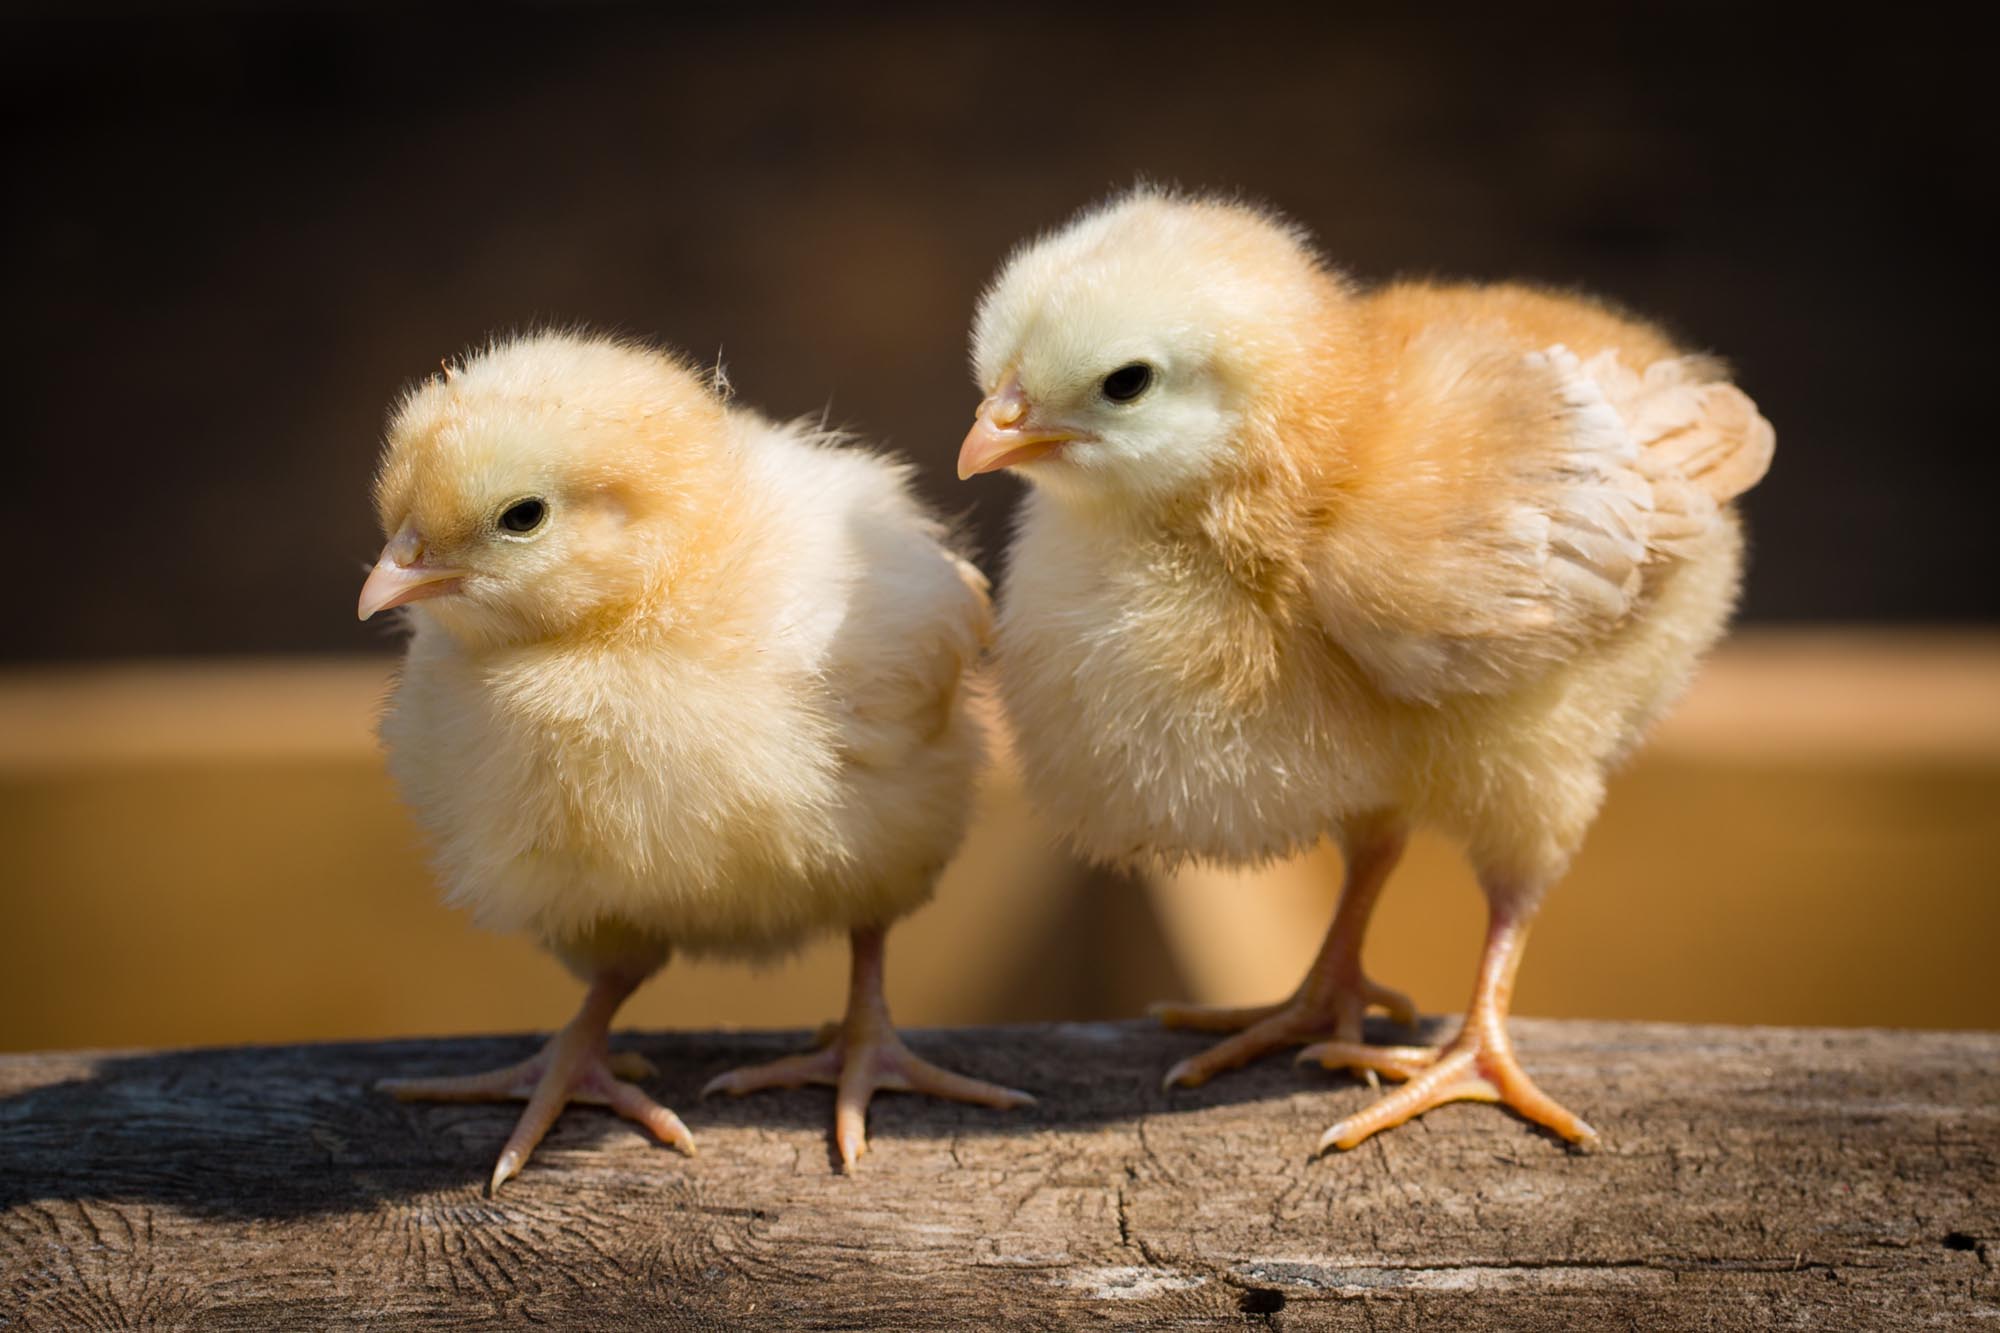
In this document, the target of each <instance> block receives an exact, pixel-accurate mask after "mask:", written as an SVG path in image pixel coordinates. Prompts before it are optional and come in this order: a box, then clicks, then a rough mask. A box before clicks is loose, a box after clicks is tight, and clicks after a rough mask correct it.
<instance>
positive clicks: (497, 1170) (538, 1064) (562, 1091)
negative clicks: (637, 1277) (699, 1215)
mask: <svg viewBox="0 0 2000 1333" xmlns="http://www.w3.org/2000/svg"><path fill="white" fill-rule="evenodd" d="M642 980H644V978H643V977H635V976H630V975H627V974H619V973H602V974H600V975H599V976H598V977H597V978H596V979H595V980H593V981H592V982H591V983H590V990H589V992H588V993H587V994H585V996H584V997H583V1007H582V1008H581V1009H580V1010H578V1011H577V1015H576V1017H575V1018H572V1019H571V1020H570V1021H569V1025H568V1026H567V1027H565V1028H563V1030H562V1031H560V1032H558V1033H556V1034H555V1035H554V1036H553V1037H550V1038H549V1040H548V1044H547V1045H545V1046H543V1047H542V1049H541V1050H539V1051H537V1052H536V1053H535V1054H534V1055H532V1056H529V1057H528V1058H527V1059H526V1060H523V1061H521V1062H520V1063H519V1064H514V1065H508V1066H507V1067H506V1068H504V1069H495V1070H492V1071H490V1072H488V1073H484V1074H461V1075H457V1076H453V1077H446V1078H385V1079H383V1080H381V1081H380V1082H378V1083H377V1084H376V1085H375V1086H376V1088H377V1089H378V1090H380V1091H382V1092H389V1093H393V1094H395V1096H396V1097H397V1099H398V1100H401V1101H406V1102H407V1101H439V1102H505V1101H526V1102H527V1103H528V1106H527V1109H526V1110H524V1111H522V1112H521V1119H520V1121H519V1122H518V1123H517V1124H516V1125H515V1126H514V1132H513V1133H512V1134H511V1135H509V1136H508V1138H507V1146H506V1147H504V1148H502V1149H501V1150H500V1160H499V1161H498V1162H497V1163H495V1165H494V1167H493V1179H492V1183H491V1184H490V1185H489V1186H488V1189H489V1191H495V1190H498V1189H499V1188H500V1186H501V1185H503V1184H505V1183H506V1182H507V1181H508V1180H509V1179H511V1178H512V1177H513V1176H514V1175H515V1174H516V1173H518V1172H519V1171H520V1169H521V1167H522V1166H523V1165H525V1164H526V1162H527V1160H528V1158H529V1156H530V1155H531V1154H532V1153H533V1152H534V1151H535V1145H536V1144H538V1143H540V1142H541V1141H542V1136H543V1135H545V1134H547V1133H548V1132H549V1127H550V1126H552V1125H554V1124H555V1122H556V1117H557V1116H559V1115H561V1114H562V1109H563V1107H564V1106H566V1105H568V1104H569V1103H571V1102H580V1103H582V1104H584V1105H588V1106H605V1107H609V1108H610V1109H611V1110H613V1111H616V1112H617V1113H618V1114H619V1115H622V1116H624V1117H625V1118H626V1119H627V1120H633V1121H637V1122H638V1123H639V1124H641V1125H643V1126H645V1127H646V1128H647V1129H648V1130H650V1131H652V1134H653V1137H654V1138H657V1139H658V1140H659V1141H660V1142H662V1143H664V1144H667V1145H669V1146H671V1147H675V1148H679V1149H680V1150H681V1151H682V1152H684V1153H686V1154H688V1155H689V1156H690V1157H692V1156H693V1155H694V1137H693V1136H692V1135H691V1134H689V1133H688V1131H687V1126H686V1125H683V1124H682V1123H681V1120H680V1117H679V1116H677V1115H675V1114H674V1113H673V1112H672V1111H669V1110H668V1109H667V1108H666V1107H664V1106H661V1105H660V1104H659V1103H658V1102H655V1101H654V1100H653V1099H652V1098H651V1097H648V1096H647V1095H646V1094H645V1093H643V1092H641V1091H640V1090H639V1089H638V1088H636V1087H634V1086H633V1085H632V1084H630V1083H628V1082H625V1081H624V1080H626V1079H633V1078H643V1077H646V1076H647V1075H650V1074H653V1073H655V1072H657V1071H656V1070H654V1068H653V1066H652V1064H651V1063H650V1062H648V1061H647V1060H646V1059H645V1057H643V1056H639V1055H632V1054H619V1055H610V1054H608V1053H607V1050H606V1044H607V1042H608V1041H609V1039H610V1034H611V1016H612V1015H613V1014H614V1013H616V1012H617V1011H618V1006H619V1005H621V1004H623V1003H624V1002H625V997H626V996H628V995H630V994H631V993H632V992H633V991H634V990H635V989H637V987H638V985H639V982H640V981H642Z"/></svg>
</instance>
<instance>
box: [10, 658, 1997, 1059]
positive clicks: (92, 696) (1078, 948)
mask: <svg viewBox="0 0 2000 1333" xmlns="http://www.w3.org/2000/svg"><path fill="white" fill-rule="evenodd" d="M384 672H385V665H384V664H383V663H382V662H381V661H380V660H379V659H367V660H357V661H348V662H277V661H272V662H233V663H214V664H186V665H174V666H150V667H148V666H134V667H117V668H90V669H84V668H74V669H59V670H58V669H51V670H39V671H32V672H14V673H11V674H7V675H0V838H4V845H5V847H6V848H7V855H6V857H5V861H4V871H0V907H3V908H4V920H5V923H6V924H5V929H4V931H0V1048H4V1049H31V1048H45V1047H85V1046H133V1045H164V1044H178V1043H213V1042H239V1041H283V1040H296V1039H305V1038H342V1037H369V1036H383V1035H395V1034H415V1033H443V1032H466V1031H488V1030H521V1029H534V1028H547V1027H550V1026H552V1025H554V1024H556V1023H558V1022H560V1021H562V1019H563V1018H564V1017H565V1016H566V1015H567V1013H568V1011H569V1010H570V1008H571V1006H572V1005H573V1004H574V1002H575V1000H576V997H577V989H578V988H577V986H576V984H575V983H574V982H573V981H572V980H571V979H570V978H569V977H568V976H567V975H565V974H564V973H563V972H562V970H561V969H560V968H559V967H557V966H556V965H555V964H554V963H553V962H551V961H549V960H548V959H547V958H545V957H543V956H542V955H541V954H539V953H538V952H537V951H536V950H535V949H534V947H533V946H532V945H530V944H528V943H527V942H526V941H523V940H520V939H516V938H503V937H496V936H493V935H489V934H486V933H484V932H481V931H479V930H476V929H474V928H473V927H472V926H470V925H469V924H468V923H467V922H466V921H465V920H464V919H463V918H461V917H460V916H458V915H457V914H455V913H452V912H449V911H447V910H445V909H444V908H443V907H441V906H439V905H438V903H437V901H436V894H435V892H434V889H433V886H432V884H431V881H430V877H429V875H428V874H427V872H426V870H425V867H424V865H423V861H422V856H421V851H420V849H419V847H418V845H417V841H416V836H415V834H414V831H413V829H412V828H411V826H410V824H409V822H408V820H407V818H406V817H405V816H404V814H403V813H402V811H401V810H400V809H399V807H398V805H397V803H396V799H395V796H394V794H393V792H392V791H391V789H390V787H389V784H388V782H387V779H386V776H385V775H384V773H383V770H382V764H381V761H380V757H379V756H378V755H377V753H376V751H375V749H374V746H373V742H372V740H371V738H370V734H369V728H370V718H371V714H372V710H373V707H374V704H375V701H376V699H377V698H378V696H379V694H380V691H381V688H382V684H383V679H384ZM1996 798H2000V636H1994V635H1951V636H1945V635H1920V634H1908V633H1903V634H1894V635H1890V634H1876V635H1868V634H1858V633H1852V632H1847V633H1840V634H1834V633H1807V632H1796V631H1795V632H1789V633H1784V632H1774V631H1766V632H1760V633H1755V634H1748V635H1744V636H1741V637H1739V638H1738V639H1737V640H1735V641H1734V642H1732V643H1731V644H1730V645H1728V646H1727V647H1726V648H1725V650H1724V651H1723V652H1722V653H1721V654H1720V655H1719V657H1718V659H1717V660H1716V661H1715V662H1714V663H1712V664H1711V666H1710V668H1709V670H1708V671H1707V673H1706V674H1705V675H1704V677H1703V679H1702V682H1701V683H1700V684H1699V685H1698V686H1697V688H1696V692H1695V694H1694V696H1693V697H1692V698H1691V699H1690V701H1689V702H1688V704H1687V705H1686V706H1685V707H1684V708H1683V709H1682V710H1681V712H1680V713H1679V714H1678V715H1677V716H1676V717H1675V718H1674V719H1673V720H1672V721H1671V722H1670V723H1669V724H1668V725H1667V726H1666V727H1665V728H1663V730H1662V733H1661V734H1660V736H1659V737H1658V738H1657V739H1656V742H1655V744H1654V745H1652V746H1651V747H1650V748H1649V749H1648V751H1647V752H1646V753H1645V755H1644V756H1643V757H1642V758H1641V759H1640V761H1639V762H1638V763H1637V764H1636V765H1635V766H1634V767H1633V768H1632V769H1631V770H1630V771H1628V772H1626V773H1624V774H1622V775H1621V776H1619V777H1618V778H1617V779H1616V780H1615V781H1614V783H1613V786H1612V791H1611V798H1610V802H1609V804H1608V807H1607V809H1606V811H1605V814H1604V816H1603V817H1602V819H1601V820H1600V821H1599V823H1598V825H1597V827H1596V829H1595V830H1594V831H1593V833H1592V836H1591V840H1590V843H1589V845H1588V846H1587V848H1586V849H1585V852H1584V854H1583V856H1582V857H1581V859H1580V860H1579V862H1578V864H1577V866H1576V868H1575V870H1574V872H1573V873H1572V875H1571V876H1570V878H1569V880H1568V881H1567V882H1565V883H1564V884H1563V885H1561V886H1560V887H1559V888H1558V889H1557V890H1556V892H1555V893H1554V894H1553V895H1552V896H1551V899H1550V901H1549V906H1548V909H1547V911H1546V912H1545V913H1544V916H1543V918H1542V922H1541V923H1540V924H1539V925H1538V926H1537V929H1536V935H1535V941H1534V945H1533V948H1532V949H1531V950H1530V953H1529V956H1528V961H1527V964H1526V967H1525V969H1524V972H1523V975H1522V980H1521V987H1520V994H1519V1009H1520V1011H1521V1012H1523V1013H1532V1014H1555V1015H1575V1016H1592V1017H1632V1018H1655V1019H1688V1020H1714V1021H1723V1022H1739V1023H1826V1024H1884V1025H1896V1026H1918V1027H2000V982H1997V981H1996V979H1995V974H1994V967H1993V962H1992V953H1993V948H1994V945H1995V942H1996V941H2000V892H1996V889H2000V821H1996V820H1995V818H1994V813H1995V811H1996V809H2000V800H1996ZM1337 882H1338V860H1337V858H1336V857H1335V856H1334V855H1333V854H1332V853H1331V852H1327V851H1322V852H1320V853H1318V854H1315V855H1313V856H1311V857H1308V858H1306V859H1304V860H1302V861H1299V862H1296V863H1293V864H1291V865H1287V866H1282V867H1278V868H1275V869H1272V870H1269V871H1266V872H1262V873H1260V874H1256V875H1248V876H1244V875H1229V874H1223V873H1219V872H1213V871H1194V872H1186V873H1182V874H1179V875H1175V876H1172V877H1168V878H1165V879H1162V880H1159V881H1157V882H1151V883H1142V882H1138V881H1135V880H1130V879H1119V878H1113V877H1107V876H1099V875H1093V874H1090V873H1089V872H1086V871H1084V870H1083V869H1082V868H1080V867H1078V866H1076V865H1074V864H1073V863H1071V862H1070V861H1069V860H1068V859H1067V858H1065V857H1064V856H1062V855H1060V854H1059V853H1057V852H1056V851H1054V850H1052V849H1051V848H1050V847H1048V845H1047V844H1046V841H1045V839H1044V837H1043V835H1042V833H1041V831H1040V830H1039V828H1038V826H1037V824H1036V821H1035V819H1034V817H1033V815H1032V813H1031V811H1030V810H1029V808H1028V805H1027V803H1026V801H1025V800H1024V799H1023V796H1022V793H1021V792H1020V791H1019V789H1018V786H1017V784H1016V783H1015V782H1014V780H1013V778H1012V776H1011V773H1010V772H1009V771H1007V770H1005V769H1002V770H1000V771H997V772H996V773H995V775H994V776H993V779H992V780H991V782H990V783H989V785H988V789H987V791H986V793H985V795H984V801H983V806H982V814H981V818H980V821H979V824H978V826H977V828H976V830H975V832H974V834H973V836H972V838H971V839H970V841H969V842H968V844H967V847H966V849H965V852H964V854H963V855H962V856H961V857H960V859H959V861H958V863H957V864H956V865H955V866H954V868H953V869H952V871H951V873H950V874H949V875H948V877H947V878H946V881H945V883H944V884H943V886H942V887H941V889H940V892H939V896H938V900H937V901H936V902H935V903H933V904H932V905H931V906H930V907H928V908H926V909H925V910H924V911H922V912H920V913H919V914H917V915H916V916H915V917H913V918H911V919H910V920H909V921H908V922H907V923H905V924H904V925H903V926H902V927H900V928H899V929H898V931H897V932H896V934H895V936H893V937H892V943H891V952H890V998H891V1002H892V1004H893V1005H894V1007H895V1008H896V1010H897V1012H898V1014H899V1016H900V1017H901V1018H903V1019H904V1020H906V1021H909V1022H913V1023H927V1024H942V1023H969V1022H998V1021H1010V1020H1027V1019H1047V1018H1060V1017H1079V1018H1082V1017H1101V1016H1108V1015H1118V1014H1132V1013H1137V1012H1138V1011H1139V1010H1140V1009H1141V1008H1142V1007H1143V1006H1144V1004H1145V1003H1146V1002H1147V1001H1148V1000H1152V999H1159V998H1171V997H1174V996H1176V995H1182V994H1184V995H1187V996H1191V997H1193V998H1199V999H1208V1000H1223V1001H1235V1000H1253V999H1264V998H1272V997H1275V996H1277V995H1278V994H1280V993H1281V992H1283V991H1284V990H1285V989H1287V988H1288V987H1289V986H1290V985H1291V984H1292V982H1293V981H1294V980H1295V979H1296V976H1297V973H1298V971H1299V970H1300V969H1301V968H1302V967H1303V966H1304V963H1305V961H1306V959H1307V958H1309V957H1310V955H1311V953H1312V951H1313V949H1314V947H1315V946H1316V944H1317V942H1318V938H1319V934H1320V932H1321V931H1322V930H1323V928H1324V925H1325V922H1326V919H1327V916H1328V914H1329V912H1330V910H1331V903H1332V896H1333V893H1334V890H1335V886H1336V885H1337ZM1479 928H1480V906H1479V902H1478V898H1477V895H1476V893H1475V892H1474V890H1473V886H1472V880H1471V875H1470V873H1469V872H1468V871H1467V870H1466V869H1465V867H1464V866H1463V864H1462V862H1460V861H1459V860H1458V858H1457V856H1456V854H1455V853H1454V851H1453V850H1452V849H1451V848H1449V847H1448V846H1446V845H1444V844H1443V843H1440V842H1436V841H1432V840H1420V841H1419V842H1418V844H1417V845H1416V847H1415V848H1414V849H1413V851H1412V854H1411V856H1410V857H1409V859H1408V861H1407V862H1406V864H1405V865H1404V867H1403V868H1402V869H1401V871H1400V872H1399V874H1398V876H1397V877H1396V879H1395V880H1394V881H1393V882H1392V884H1391V887H1390V890H1389V892H1388V894H1387V895H1386V897H1385V899H1384V902H1383V905H1382V907H1381V909H1380V912H1379V915H1378V920H1377V925H1376V927H1375V931H1374V934H1373V937H1372V939H1371V942H1370V947H1369V955H1368V957H1369V965H1370V969H1371V971H1372V972H1373V973H1374V974H1375V975H1376V976H1377V977H1378V978H1379V979H1381V980H1383V981H1386V982H1388V983H1390V984H1392V985H1397V986H1401V987H1403V988H1405V989H1408V990H1410V991H1411V992H1412V993H1413V994H1414V995H1415V996H1416V998H1417V999H1418V1001H1419V1002H1420V1003H1421V1004H1422V1005H1423V1006H1424V1007H1425V1008H1426V1009H1427V1010H1432V1011H1450V1010H1453V1009H1455V1008H1456V1007H1457V1006H1458V1004H1459V1003H1460V1002H1461V1001H1462V999H1463V996H1464V993H1465V990H1466V986H1467V984H1468V982H1469V979H1470V974H1471V967H1472V962H1473V957H1474V953H1475V950H1476V947H1477V940H1478V935H1479ZM843 968H844V958H843V956H842V951H841V949H840V947H839V945H838V943H837V942H834V941H825V942H822V943H820V944H816V945H814V946H812V947H811V948H809V949H807V950H806V951H805V952H804V953H803V954H802V955H801V956H799V957H798V958H795V959H790V960H783V961H780V962H777V963H774V964H771V965H769V966H767V967H763V968H757V969H751V968H746V967H734V966H718V965H682V964H679V963H676V964H675V965H673V966H672V967H670V968H669V969H668V970H667V972H666V973H664V974H663V975H662V976H661V977H660V978H659V979H657V980H656V981H655V982H654V983H652V984H651V985H649V986H648V987H647V988H646V989H645V990H644V991H642V992H641V993H640V995H639V996H638V997H636V998H635V1000H634V1001H633V1002H632V1003H631V1004H630V1005H629V1006H628V1007H627V1009H626V1011H625V1013H624V1015H623V1021H624V1022H626V1023H628V1024H630V1025H633V1026H647V1027H652V1026H673V1027H710V1026H718V1025H720V1026H728V1025H737V1026H766V1025H803V1024H809V1023H813V1022H817V1021H819V1020H821V1019H823V1018H825V1017H827V1016H830V1015H831V1014H832V1012H833V1011H834V1009H835V1007H836V1006H837V1004H838V1002H839V1000H840V997H841V985H842V971H843Z"/></svg>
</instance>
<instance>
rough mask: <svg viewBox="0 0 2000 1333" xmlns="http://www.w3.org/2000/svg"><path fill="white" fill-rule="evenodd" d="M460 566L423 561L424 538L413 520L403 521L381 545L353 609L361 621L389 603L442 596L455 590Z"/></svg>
mask: <svg viewBox="0 0 2000 1333" xmlns="http://www.w3.org/2000/svg"><path fill="white" fill-rule="evenodd" d="M464 578H465V571H464V570H462V569H446V568H445V567H443V566H441V565H427V564H425V563H424V538H423V534H422V533H420V532H418V531H417V525H416V524H415V522H407V523H404V524H403V526H402V527H401V528H399V529H397V531H396V535H395V536H393V537H391V538H390V539H389V544H388V545H387V546H384V547H383V548H382V558H381V559H380V560H377V561H376V562H375V568H373V569H371V570H369V571H368V581H367V582H366V583H364V584H362V585H361V605H360V606H359V607H357V608H356V614H358V615H359V616H360V617H361V618H362V619H363V620H366V619H368V617H370V616H372V615H374V614H375V613H376V612H378V611H387V610H388V609H389V608H390V607H392V606H403V605H405V604H407V603H409V602H418V601H422V600H423V599H424V598H426V597H442V596H444V595H445V594H446V593H448V592H457V591H458V585H459V584H460V583H461V582H462V581H463V580H464Z"/></svg>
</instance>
